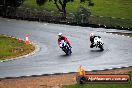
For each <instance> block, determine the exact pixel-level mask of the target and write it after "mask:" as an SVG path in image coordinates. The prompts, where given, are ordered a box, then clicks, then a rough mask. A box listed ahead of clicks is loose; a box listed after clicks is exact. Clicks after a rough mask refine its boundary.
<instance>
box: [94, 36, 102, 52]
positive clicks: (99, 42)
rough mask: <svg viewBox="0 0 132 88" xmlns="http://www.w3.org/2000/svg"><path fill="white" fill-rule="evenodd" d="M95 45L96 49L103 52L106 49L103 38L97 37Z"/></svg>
mask: <svg viewBox="0 0 132 88" xmlns="http://www.w3.org/2000/svg"><path fill="white" fill-rule="evenodd" d="M94 45H95V47H96V48H100V50H101V51H103V50H104V47H103V45H104V43H103V41H102V39H101V38H99V37H95V38H94Z"/></svg>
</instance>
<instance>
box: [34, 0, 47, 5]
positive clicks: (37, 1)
mask: <svg viewBox="0 0 132 88" xmlns="http://www.w3.org/2000/svg"><path fill="white" fill-rule="evenodd" d="M47 1H48V0H36V3H37V4H38V5H39V6H41V5H43V4H45V3H46V2H47Z"/></svg>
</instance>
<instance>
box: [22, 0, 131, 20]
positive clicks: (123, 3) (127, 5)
mask: <svg viewBox="0 0 132 88" xmlns="http://www.w3.org/2000/svg"><path fill="white" fill-rule="evenodd" d="M92 1H93V2H94V4H95V5H94V6H93V7H89V6H88V3H87V2H85V3H80V2H79V0H74V2H69V3H68V4H67V7H66V9H67V12H68V13H70V12H75V11H76V10H77V8H78V7H79V6H80V5H82V6H84V7H85V8H90V9H91V12H92V15H97V16H106V17H116V18H126V19H132V0H92ZM53 3H54V2H53V1H52V2H46V3H45V4H44V5H42V6H38V5H37V4H36V2H35V0H25V2H24V3H23V5H22V6H23V7H28V8H34V9H35V8H36V9H39V10H44V9H45V10H48V11H57V8H56V6H55V4H53Z"/></svg>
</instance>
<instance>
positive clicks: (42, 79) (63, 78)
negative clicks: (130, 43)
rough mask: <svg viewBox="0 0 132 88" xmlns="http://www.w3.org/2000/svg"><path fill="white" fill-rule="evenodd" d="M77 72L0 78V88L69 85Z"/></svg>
mask: <svg viewBox="0 0 132 88" xmlns="http://www.w3.org/2000/svg"><path fill="white" fill-rule="evenodd" d="M128 72H132V67H128V68H120V69H112V70H103V71H88V72H87V73H88V74H127V73H128ZM76 75H77V73H68V74H57V75H47V76H35V77H18V78H6V79H2V78H1V79H0V88H60V87H61V86H62V85H70V84H75V83H76Z"/></svg>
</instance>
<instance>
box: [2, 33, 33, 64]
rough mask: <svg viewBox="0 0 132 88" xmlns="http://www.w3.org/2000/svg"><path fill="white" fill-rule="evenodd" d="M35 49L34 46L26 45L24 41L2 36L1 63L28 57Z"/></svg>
mask: <svg viewBox="0 0 132 88" xmlns="http://www.w3.org/2000/svg"><path fill="white" fill-rule="evenodd" d="M34 49H35V47H34V46H33V45H31V44H28V45H26V44H25V42H24V41H22V40H17V39H15V38H11V37H7V36H4V35H2V34H0V61H2V60H5V59H11V58H15V57H18V56H22V55H26V54H28V53H30V52H32V51H33V50H34Z"/></svg>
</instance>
